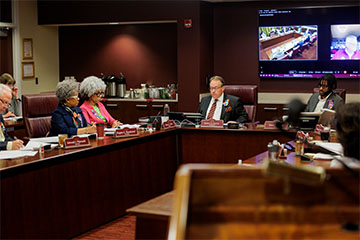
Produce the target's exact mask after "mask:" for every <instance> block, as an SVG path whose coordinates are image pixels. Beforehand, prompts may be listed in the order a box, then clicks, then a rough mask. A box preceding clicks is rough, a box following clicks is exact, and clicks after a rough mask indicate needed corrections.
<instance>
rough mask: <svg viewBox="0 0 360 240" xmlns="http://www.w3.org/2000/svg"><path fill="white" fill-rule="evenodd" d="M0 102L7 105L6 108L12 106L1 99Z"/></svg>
mask: <svg viewBox="0 0 360 240" xmlns="http://www.w3.org/2000/svg"><path fill="white" fill-rule="evenodd" d="M0 101H1V102H2V104H5V105H6V106H9V104H10V103H7V102H5V101H4V100H2V99H1V98H0Z"/></svg>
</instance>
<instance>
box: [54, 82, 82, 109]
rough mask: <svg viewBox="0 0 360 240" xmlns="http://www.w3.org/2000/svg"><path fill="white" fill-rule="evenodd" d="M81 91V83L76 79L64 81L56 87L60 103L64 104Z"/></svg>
mask: <svg viewBox="0 0 360 240" xmlns="http://www.w3.org/2000/svg"><path fill="white" fill-rule="evenodd" d="M78 90H79V83H78V82H76V81H75V80H74V79H70V80H64V81H62V82H59V83H58V84H57V86H56V96H57V98H58V99H59V102H60V103H64V102H65V101H66V99H68V98H70V97H71V96H72V95H74V93H75V92H77V91H78Z"/></svg>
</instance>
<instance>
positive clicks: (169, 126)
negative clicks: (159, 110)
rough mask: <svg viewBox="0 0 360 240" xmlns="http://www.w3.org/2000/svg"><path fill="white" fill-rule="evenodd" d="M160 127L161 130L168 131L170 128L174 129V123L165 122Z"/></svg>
mask: <svg viewBox="0 0 360 240" xmlns="http://www.w3.org/2000/svg"><path fill="white" fill-rule="evenodd" d="M162 127H163V129H170V128H175V127H176V126H175V121H174V120H167V121H165V122H163V123H162Z"/></svg>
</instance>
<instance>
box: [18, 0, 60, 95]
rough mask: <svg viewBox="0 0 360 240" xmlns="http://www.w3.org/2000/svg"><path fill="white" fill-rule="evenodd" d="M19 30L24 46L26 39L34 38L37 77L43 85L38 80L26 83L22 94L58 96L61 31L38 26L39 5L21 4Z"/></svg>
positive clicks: (22, 87) (19, 8)
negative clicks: (53, 93)
mask: <svg viewBox="0 0 360 240" xmlns="http://www.w3.org/2000/svg"><path fill="white" fill-rule="evenodd" d="M18 26H19V37H20V38H19V39H20V44H22V39H23V38H32V41H33V60H27V61H34V64H35V77H37V78H38V80H39V81H38V82H39V84H35V78H29V79H22V81H21V93H22V94H32V93H42V92H54V91H55V87H56V84H57V83H58V82H59V44H58V27H55V26H39V25H38V24H37V1H34V0H27V1H18ZM20 54H21V56H20V58H19V59H20V61H18V63H16V64H19V65H20V66H21V61H23V62H25V61H24V60H22V47H20Z"/></svg>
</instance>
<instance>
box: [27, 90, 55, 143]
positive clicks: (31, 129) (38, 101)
mask: <svg viewBox="0 0 360 240" xmlns="http://www.w3.org/2000/svg"><path fill="white" fill-rule="evenodd" d="M57 105H58V98H57V97H56V95H55V93H43V94H28V95H22V113H23V119H24V124H25V130H26V136H27V137H29V138H35V137H45V136H46V135H47V134H48V132H49V131H50V127H51V115H52V113H53V112H54V110H55V108H56V107H57Z"/></svg>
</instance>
